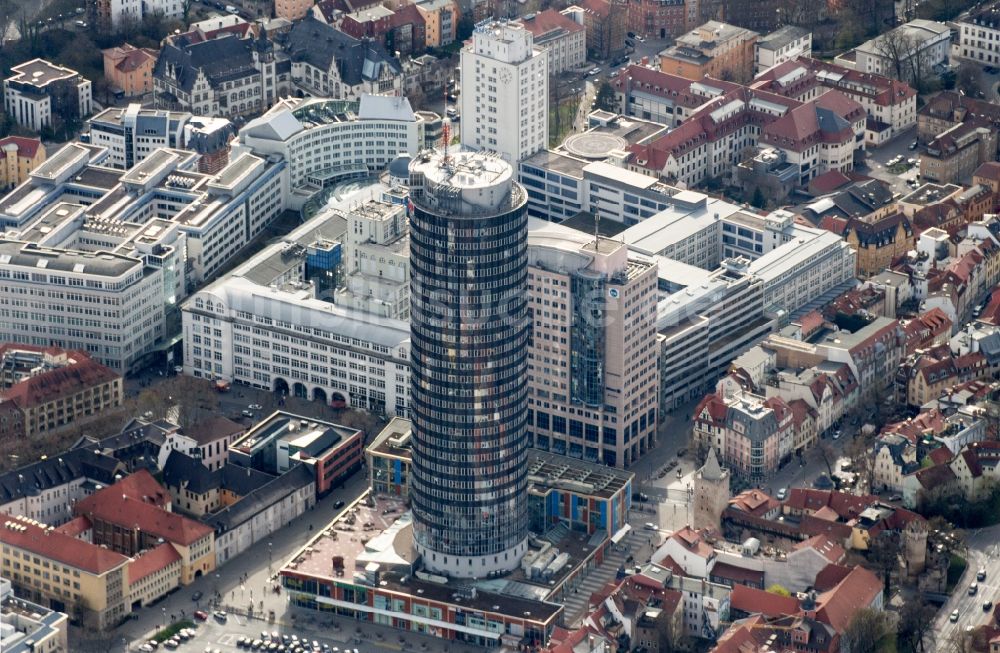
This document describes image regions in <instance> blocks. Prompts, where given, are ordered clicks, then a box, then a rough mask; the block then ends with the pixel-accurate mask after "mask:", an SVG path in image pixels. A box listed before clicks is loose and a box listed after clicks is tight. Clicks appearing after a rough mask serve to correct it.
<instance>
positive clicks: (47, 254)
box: [0, 240, 142, 277]
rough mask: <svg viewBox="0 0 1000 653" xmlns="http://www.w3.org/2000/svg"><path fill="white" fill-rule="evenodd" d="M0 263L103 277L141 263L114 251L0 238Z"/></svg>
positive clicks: (118, 274)
mask: <svg viewBox="0 0 1000 653" xmlns="http://www.w3.org/2000/svg"><path fill="white" fill-rule="evenodd" d="M43 261H44V263H42V262H43ZM0 263H3V264H5V265H11V266H15V267H21V268H25V269H32V270H35V271H43V270H45V271H49V272H52V271H55V272H76V273H85V274H94V275H101V276H107V277H119V276H122V275H124V274H126V273H127V272H129V271H130V270H131V269H133V268H135V267H141V266H142V261H139V260H137V259H132V258H128V257H125V256H121V255H118V254H108V253H106V252H99V253H97V254H91V253H81V252H74V251H69V250H64V249H51V248H48V247H37V246H33V245H30V244H27V243H23V242H20V241H14V240H0Z"/></svg>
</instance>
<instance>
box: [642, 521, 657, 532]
mask: <svg viewBox="0 0 1000 653" xmlns="http://www.w3.org/2000/svg"><path fill="white" fill-rule="evenodd" d="M642 527H643V528H645V529H646V530H647V531H655V530H657V528H656V524H654V523H653V522H651V521H648V522H646V523H645V524H643V526H642Z"/></svg>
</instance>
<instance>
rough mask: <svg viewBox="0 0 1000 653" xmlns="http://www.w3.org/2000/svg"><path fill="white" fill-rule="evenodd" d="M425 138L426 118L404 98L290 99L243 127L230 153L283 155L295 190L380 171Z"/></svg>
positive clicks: (415, 147)
mask: <svg viewBox="0 0 1000 653" xmlns="http://www.w3.org/2000/svg"><path fill="white" fill-rule="evenodd" d="M423 142H424V141H423V119H422V118H421V117H420V116H419V115H417V114H415V113H414V112H413V110H412V109H411V108H410V103H409V100H407V99H406V98H405V97H389V96H375V95H363V96H362V97H361V99H360V100H359V101H343V100H323V99H312V100H301V99H295V98H286V99H283V100H281V101H279V102H278V103H277V104H276V105H275V106H273V107H272V108H271V109H270V110H269V111H268V112H267V113H265V114H264V115H263V116H261V117H260V118H257V119H256V120H251V121H250V122H249V123H247V124H246V126H244V127H243V129H241V130H240V132H239V135H238V137H237V138H236V139H235V140H234V141H233V142H232V155H231V156H233V157H234V158H235V157H236V156H237V155H238V153H240V152H246V151H249V152H253V153H255V154H258V155H260V156H266V155H269V154H280V155H281V156H282V157H283V158H284V159H285V161H286V162H287V163H288V178H289V187H290V188H291V189H296V188H299V187H301V186H303V185H306V184H311V185H313V186H322V185H323V184H324V182H327V181H332V180H336V179H337V178H339V177H346V176H351V175H367V174H369V173H371V172H379V171H381V170H382V169H383V168H385V167H386V166H387V165H388V164H389V162H390V161H392V160H393V159H394V158H396V157H397V156H398V155H400V154H402V153H407V154H410V155H411V156H412V155H415V154H416V153H417V151H418V150H419V149H420V148H421V147H422V145H423Z"/></svg>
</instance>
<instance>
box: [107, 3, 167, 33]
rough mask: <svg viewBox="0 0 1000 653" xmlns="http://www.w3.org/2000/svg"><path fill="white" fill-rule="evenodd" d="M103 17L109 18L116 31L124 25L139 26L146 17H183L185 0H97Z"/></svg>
mask: <svg viewBox="0 0 1000 653" xmlns="http://www.w3.org/2000/svg"><path fill="white" fill-rule="evenodd" d="M98 4H100V5H103V7H102V9H103V10H104V13H105V15H107V16H109V17H110V18H111V27H112V28H113V29H117V28H119V27H121V26H122V25H123V24H125V23H131V24H136V25H137V24H139V23H141V22H142V20H143V19H144V18H146V17H147V16H152V15H154V14H157V15H160V16H162V17H163V18H165V19H168V20H176V19H180V18H182V17H183V16H184V5H185V4H186V1H185V0H98Z"/></svg>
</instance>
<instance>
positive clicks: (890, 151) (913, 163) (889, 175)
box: [859, 128, 920, 195]
mask: <svg viewBox="0 0 1000 653" xmlns="http://www.w3.org/2000/svg"><path fill="white" fill-rule="evenodd" d="M916 139H917V130H916V128H912V129H908V130H907V131H905V132H903V133H902V134H900V135H899V136H897V137H896V138H894V139H893V140H891V141H889V142H888V143H886V144H885V145H883V146H881V147H878V148H872V149H869V150H868V152H867V162H866V163H867V169H865V168H861V169H859V172H861V173H863V174H866V175H868V176H869V177H873V178H875V179H878V180H880V181H884V182H885V183H887V184H889V186H890V187H891V189H892V193H893V194H894V195H895V194H896V193H900V194H902V195H906V194H907V193H909V192H910V191H912V190H913V189H914V188H915V187H916V184H915V180H916V179H917V177H918V176H919V174H920V148H919V147H913V143H914V142H915V141H916ZM911 148H913V149H911Z"/></svg>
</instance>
